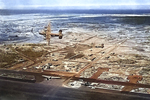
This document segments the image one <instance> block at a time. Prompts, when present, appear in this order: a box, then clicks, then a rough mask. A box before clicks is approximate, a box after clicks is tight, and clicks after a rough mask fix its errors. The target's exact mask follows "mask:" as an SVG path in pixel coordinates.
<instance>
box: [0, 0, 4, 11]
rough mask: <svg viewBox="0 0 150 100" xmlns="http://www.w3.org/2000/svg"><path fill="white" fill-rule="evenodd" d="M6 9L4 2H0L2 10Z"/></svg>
mask: <svg viewBox="0 0 150 100" xmlns="http://www.w3.org/2000/svg"><path fill="white" fill-rule="evenodd" d="M4 8H5V4H4V3H3V2H2V0H0V9H4Z"/></svg>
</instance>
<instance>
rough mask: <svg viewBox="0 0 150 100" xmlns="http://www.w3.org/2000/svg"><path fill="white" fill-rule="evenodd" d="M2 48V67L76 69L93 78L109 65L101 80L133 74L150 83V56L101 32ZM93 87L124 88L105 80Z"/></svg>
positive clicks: (76, 83)
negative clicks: (48, 42) (101, 34)
mask: <svg viewBox="0 0 150 100" xmlns="http://www.w3.org/2000/svg"><path fill="white" fill-rule="evenodd" d="M102 44H104V47H102ZM0 51H1V53H0V55H1V58H0V59H1V64H0V67H1V68H2V69H9V70H21V71H33V72H41V71H42V70H54V71H65V72H75V73H78V75H79V76H80V77H85V78H90V77H92V75H93V74H94V73H96V72H97V70H98V69H99V68H108V69H109V70H107V71H103V72H102V73H99V74H100V75H99V77H98V79H104V80H113V81H122V82H127V81H129V80H128V79H127V77H128V76H129V75H141V76H142V77H143V79H142V80H141V81H139V83H142V84H150V77H149V76H150V72H149V69H150V58H149V57H148V56H145V55H143V52H139V51H138V52H137V51H136V50H135V49H133V48H131V47H130V45H128V39H124V40H122V39H116V40H107V39H106V38H103V37H100V36H98V35H97V34H91V33H73V32H66V33H65V34H64V36H63V39H58V37H52V38H51V42H50V46H47V43H46V41H43V42H41V43H40V44H23V43H21V44H20V43H18V44H9V45H1V47H0ZM13 56H14V57H15V58H14V57H13ZM7 58H9V59H7ZM6 59H7V60H6ZM91 63H92V65H91V66H90V67H87V68H85V67H86V66H87V65H88V64H91ZM84 68H85V69H84ZM96 76H97V75H96ZM81 84H83V82H80V81H68V83H67V86H68V87H72V88H78V87H80V86H81ZM89 87H90V88H105V89H115V90H118V91H121V89H122V88H123V87H122V86H116V85H106V84H101V83H99V84H97V83H91V85H90V86H89ZM149 91H150V90H149V89H143V88H138V89H133V90H132V92H138V93H149Z"/></svg>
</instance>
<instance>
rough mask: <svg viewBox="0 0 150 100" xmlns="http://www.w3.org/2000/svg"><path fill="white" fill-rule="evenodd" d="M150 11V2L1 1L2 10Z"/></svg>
mask: <svg viewBox="0 0 150 100" xmlns="http://www.w3.org/2000/svg"><path fill="white" fill-rule="evenodd" d="M30 8H35V9H36V8H37V9H38V8H40V9H47V8H49V9H150V0H0V9H30Z"/></svg>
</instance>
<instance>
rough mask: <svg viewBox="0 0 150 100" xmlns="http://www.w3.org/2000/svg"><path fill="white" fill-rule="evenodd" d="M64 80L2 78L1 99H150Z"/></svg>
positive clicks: (140, 95)
mask: <svg viewBox="0 0 150 100" xmlns="http://www.w3.org/2000/svg"><path fill="white" fill-rule="evenodd" d="M62 82H63V80H61V79H52V80H50V81H46V80H45V81H43V82H41V83H27V82H18V81H8V80H0V100H149V98H150V95H149V94H138V93H125V92H119V91H113V90H104V89H90V88H88V87H85V86H82V87H81V88H78V89H73V88H66V87H62V86H61V84H62Z"/></svg>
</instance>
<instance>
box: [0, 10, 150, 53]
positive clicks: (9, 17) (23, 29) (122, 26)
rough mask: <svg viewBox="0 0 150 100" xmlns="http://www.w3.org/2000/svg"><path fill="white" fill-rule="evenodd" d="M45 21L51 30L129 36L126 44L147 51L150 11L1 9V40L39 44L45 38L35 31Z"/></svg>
mask: <svg viewBox="0 0 150 100" xmlns="http://www.w3.org/2000/svg"><path fill="white" fill-rule="evenodd" d="M48 22H51V25H52V31H53V32H58V30H59V29H62V30H63V33H64V34H65V33H66V32H69V31H72V32H81V33H87V32H88V33H91V35H92V33H93V34H95V33H97V34H98V35H100V36H103V37H105V38H106V39H108V40H116V39H126V38H128V39H129V40H128V41H127V43H128V45H130V46H132V47H133V48H137V51H140V52H145V53H149V54H150V10H0V43H1V44H2V43H16V42H30V43H39V42H41V41H43V39H44V37H43V36H41V35H39V34H38V33H39V31H40V30H42V29H43V27H44V26H45V25H47V24H48ZM32 29H33V32H34V33H32V32H31V30H32ZM139 48H140V49H139Z"/></svg>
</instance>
